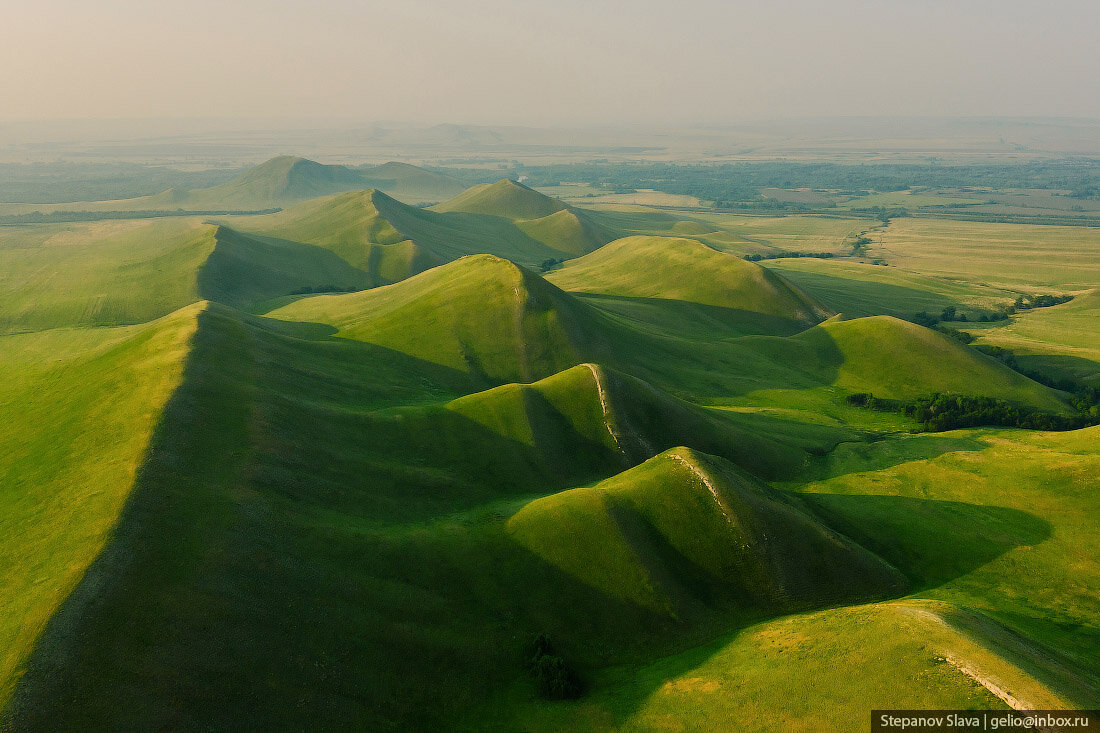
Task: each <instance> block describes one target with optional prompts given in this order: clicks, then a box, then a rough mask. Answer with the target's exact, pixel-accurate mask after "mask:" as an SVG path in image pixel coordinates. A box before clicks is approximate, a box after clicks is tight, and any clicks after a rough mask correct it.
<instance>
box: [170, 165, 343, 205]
mask: <svg viewBox="0 0 1100 733" xmlns="http://www.w3.org/2000/svg"><path fill="white" fill-rule="evenodd" d="M357 188H363V178H362V176H361V175H360V174H359V173H358V172H356V171H354V170H352V169H350V168H347V167H345V166H342V165H324V164H322V163H317V162H314V161H312V160H306V159H305V158H298V157H295V156H291V155H284V156H281V157H278V158H272V159H271V160H269V161H266V162H264V163H261V164H260V165H258V166H256V167H255V168H250V169H249V170H247V171H245V172H244V173H242V174H241V175H239V176H237V177H236V178H234V179H233V180H231V181H228V182H226V183H223V184H222V185H220V186H214V187H212V188H202V189H195V190H193V191H190V192H189V194H188V197H187V205H188V206H190V207H197V206H199V205H205V206H209V207H210V208H235V207H240V208H246V207H255V208H263V207H267V206H279V205H284V204H286V203H288V202H292V201H301V200H303V199H310V198H315V197H317V196H327V195H330V194H333V193H337V192H339V191H349V190H352V189H357ZM185 208H186V207H185Z"/></svg>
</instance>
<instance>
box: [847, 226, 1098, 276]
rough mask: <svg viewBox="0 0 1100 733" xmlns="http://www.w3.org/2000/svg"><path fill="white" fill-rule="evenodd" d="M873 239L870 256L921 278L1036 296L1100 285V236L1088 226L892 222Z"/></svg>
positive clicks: (872, 237) (873, 236)
mask: <svg viewBox="0 0 1100 733" xmlns="http://www.w3.org/2000/svg"><path fill="white" fill-rule="evenodd" d="M871 239H872V240H873V243H872V244H871V245H870V249H869V254H870V256H872V257H879V258H882V259H884V260H885V261H886V262H888V263H889V264H891V265H896V266H897V267H899V268H901V269H904V270H909V271H911V272H918V273H921V274H925V275H935V276H937V277H944V278H949V279H954V280H960V281H963V282H979V283H983V284H986V285H989V286H991V287H998V288H1006V289H1013V288H1020V289H1026V290H1029V291H1039V292H1049V291H1050V290H1056V291H1071V292H1072V291H1082V290H1088V289H1091V288H1095V287H1096V284H1097V283H1100V231H1097V230H1096V229H1095V228H1090V227H1063V226H1041V227H1039V226H1034V225H1027V224H989V223H984V222H957V221H940V220H930V219H893V220H892V221H891V222H890V226H888V227H886V228H884V229H882V230H881V231H880V232H878V233H876V234H874V235H872V236H871Z"/></svg>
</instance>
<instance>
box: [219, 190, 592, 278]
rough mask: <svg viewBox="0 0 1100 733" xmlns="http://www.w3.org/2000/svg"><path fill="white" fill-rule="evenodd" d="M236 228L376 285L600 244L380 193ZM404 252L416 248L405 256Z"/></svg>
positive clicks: (580, 232)
mask: <svg viewBox="0 0 1100 733" xmlns="http://www.w3.org/2000/svg"><path fill="white" fill-rule="evenodd" d="M234 225H235V226H239V227H241V228H243V229H244V230H245V231H248V232H253V233H258V234H264V235H267V236H274V237H281V238H284V239H289V240H293V241H297V242H307V243H309V244H315V245H317V246H320V247H325V248H326V249H330V250H332V251H333V252H335V253H336V254H338V255H340V256H341V257H343V258H344V260H346V261H347V262H348V263H350V264H352V265H353V266H355V267H358V268H360V269H365V270H367V271H368V272H370V273H371V275H372V277H374V279H375V281H376V282H377V283H378V284H387V283H390V282H396V281H397V280H401V279H404V278H405V277H408V276H410V275H415V274H416V273H417V272H422V271H423V270H424V269H427V268H428V267H433V266H435V265H437V264H440V263H443V262H449V261H451V260H455V259H458V258H460V257H464V256H466V255H470V254H482V253H484V254H493V255H497V256H498V257H505V258H507V259H510V260H513V261H515V262H519V263H521V264H527V265H536V264H539V263H541V262H543V261H545V260H547V259H561V258H564V257H570V256H573V255H574V254H575V253H576V252H580V251H588V249H589V248H591V247H592V246H598V244H599V243H600V242H602V241H603V240H602V239H598V238H594V237H595V236H596V235H595V234H593V231H594V230H592V229H591V228H588V227H583V226H582V227H575V228H570V227H559V226H554V223H553V222H551V226H550V227H548V228H547V227H544V228H539V227H538V226H536V227H534V229H533V230H532V231H533V234H534V236H532V235H529V234H528V233H527V232H525V231H524V227H525V226H527V225H528V223H524V222H520V223H519V224H517V223H516V222H513V221H511V220H508V219H503V218H501V217H496V216H488V215H484V214H469V213H437V212H435V211H431V210H428V209H421V208H417V207H415V206H408V205H406V204H402V203H401V202H400V201H397V200H396V199H393V198H391V197H390V196H387V195H386V194H384V193H381V192H379V191H357V192H353V193H347V194H342V195H339V196H335V197H331V198H321V199H317V200H314V201H308V202H305V203H303V204H299V205H298V206H295V207H291V208H289V209H287V210H286V211H283V212H280V213H278V214H272V215H269V216H261V217H250V218H249V219H247V220H240V221H239V223H234ZM601 236H602V235H601ZM539 237H541V239H540V238H539ZM406 241H408V242H412V243H413V244H412V245H409V244H405V245H403V248H402V249H405V250H406V251H405V253H404V254H403V255H398V254H397V253H396V252H395V250H392V249H389V248H390V247H391V246H392V245H396V244H401V243H403V242H406ZM410 248H414V249H413V251H412V252H411V253H410V252H409V251H408V250H409V249H410ZM375 258H377V259H375ZM403 262H408V263H409V264H408V268H407V269H405V268H403V267H402V266H401V265H400V264H397V263H403ZM379 263H388V264H385V265H383V264H379Z"/></svg>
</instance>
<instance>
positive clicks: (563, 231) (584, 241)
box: [516, 209, 617, 255]
mask: <svg viewBox="0 0 1100 733" xmlns="http://www.w3.org/2000/svg"><path fill="white" fill-rule="evenodd" d="M516 226H517V227H519V229H520V231H522V232H523V233H524V234H526V235H527V236H529V237H531V238H532V239H535V240H537V241H539V242H542V243H543V244H545V245H546V246H547V247H552V248H554V249H557V250H560V251H562V252H565V253H566V254H570V255H583V254H585V253H587V252H591V251H593V250H595V249H599V248H600V247H602V246H603V245H605V244H607V243H608V242H610V241H611V240H613V239H615V238H616V236H617V234H616V233H615V232H614V231H613V230H611V229H609V228H608V227H605V226H602V225H601V224H598V223H596V222H595V221H593V219H592V217H591V215H587V214H585V213H583V212H581V211H580V210H577V209H562V210H561V211H558V212H556V213H554V214H549V215H548V216H544V217H542V218H539V219H522V220H519V221H517V222H516Z"/></svg>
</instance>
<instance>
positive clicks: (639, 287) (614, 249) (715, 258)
mask: <svg viewBox="0 0 1100 733" xmlns="http://www.w3.org/2000/svg"><path fill="white" fill-rule="evenodd" d="M547 277H548V279H549V280H550V281H551V282H553V283H554V284H556V285H558V286H559V287H561V288H563V289H565V290H569V291H579V292H585V293H599V294H603V295H611V296H619V297H627V298H644V299H651V298H660V299H667V300H676V301H682V302H685V303H695V304H698V305H703V306H713V307H716V308H724V309H728V310H730V311H737V312H739V313H741V314H743V317H744V320H747V321H755V322H757V323H759V322H761V321H765V320H768V319H775V320H777V321H788V322H790V323H789V324H787V329H788V330H797V329H798V326H800V325H801V326H803V327H805V326H808V325H812V324H814V323H817V322H818V321H820V320H821V319H822V318H824V317H825V316H826V315H828V314H827V312H826V311H825V309H824V308H823V307H822V306H820V305H819V304H818V303H816V302H814V301H813V300H812V299H810V298H809V297H807V296H806V295H805V294H804V293H802V292H801V291H799V290H798V289H797V288H795V287H793V286H792V285H791V284H790V283H788V282H787V281H786V280H784V279H782V278H780V277H776V276H774V275H772V274H771V273H770V272H769V271H768V270H766V269H764V268H762V267H760V266H759V265H756V264H754V263H751V262H746V261H745V260H742V259H740V258H737V257H733V256H732V255H728V254H725V253H721V252H716V251H714V250H712V249H710V248H709V247H707V246H706V245H704V244H702V243H700V242H696V241H694V240H690V239H677V238H671V237H627V238H625V239H620V240H616V241H615V242H612V243H611V244H608V245H606V246H604V247H601V248H600V249H599V250H597V251H596V252H593V253H591V254H589V255H586V256H584V257H581V258H578V259H576V260H572V261H570V262H569V263H567V264H566V266H565V267H563V268H562V269H560V270H556V271H554V272H552V273H550V274H549V275H548V276H547ZM777 330H779V331H782V330H783V328H782V326H779V328H778V329H777Z"/></svg>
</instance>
